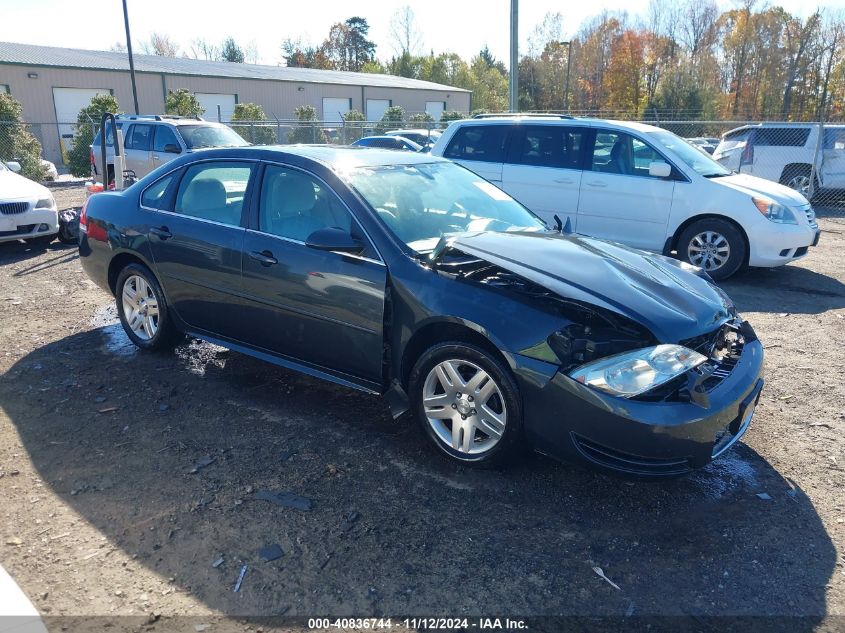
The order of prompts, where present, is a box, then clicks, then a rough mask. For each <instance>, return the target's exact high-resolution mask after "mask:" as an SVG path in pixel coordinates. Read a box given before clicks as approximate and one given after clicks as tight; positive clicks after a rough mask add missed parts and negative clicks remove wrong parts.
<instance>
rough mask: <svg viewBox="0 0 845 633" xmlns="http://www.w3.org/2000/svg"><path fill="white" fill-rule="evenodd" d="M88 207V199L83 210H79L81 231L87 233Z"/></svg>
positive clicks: (83, 205)
mask: <svg viewBox="0 0 845 633" xmlns="http://www.w3.org/2000/svg"><path fill="white" fill-rule="evenodd" d="M87 209H88V199H87V198H86V199H85V202H83V203H82V211H80V212H79V231H80V232H81V233H85V232H87V231H88V223H87V222H86V219H87V218H86V210H87Z"/></svg>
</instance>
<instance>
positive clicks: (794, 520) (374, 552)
mask: <svg viewBox="0 0 845 633" xmlns="http://www.w3.org/2000/svg"><path fill="white" fill-rule="evenodd" d="M0 401H2V402H3V407H4V410H5V411H6V414H7V415H8V416H9V418H10V419H11V421H12V423H13V424H14V426H15V427H16V429H17V431H18V433H19V435H20V438H21V441H22V445H23V450H25V451H26V453H27V454H28V456H29V457H30V458H31V460H32V463H33V464H34V465H35V467H36V468H37V470H38V474H39V477H40V478H41V480H42V482H43V485H44V486H45V487H48V488H49V489H50V490H52V492H53V493H55V494H56V495H58V497H59V498H60V499H61V501H62V502H63V503H65V504H67V506H69V507H70V508H71V509H72V510H73V511H74V512H75V513H78V515H79V516H80V517H82V518H84V520H86V521H88V522H90V523H91V524H92V525H93V526H95V527H96V528H97V529H98V530H99V531H101V532H102V534H103V535H104V536H105V537H106V539H107V541H108V543H109V545H110V546H112V547H116V548H120V549H121V550H123V551H124V552H125V553H126V554H127V555H129V556H130V557H133V558H135V559H136V563H137V564H140V565H144V566H146V567H147V568H149V569H150V570H153V571H154V572H155V573H156V574H158V575H159V576H161V577H165V578H167V577H170V578H172V579H173V582H174V583H176V585H178V586H180V587H182V588H184V589H185V590H189V591H190V592H191V595H192V596H193V597H194V598H196V599H198V600H201V601H202V602H203V603H204V604H206V605H207V606H208V607H210V608H212V609H215V610H219V611H221V612H223V613H226V614H232V615H235V614H237V615H274V614H278V613H286V614H287V615H308V614H311V615H313V614H333V615H344V614H355V615H363V614H388V615H390V614H394V615H395V614H410V615H414V614H416V615H434V614H441V615H448V616H454V615H464V614H467V615H468V614H476V615H477V614H489V613H496V614H500V613H508V614H514V615H516V614H522V615H553V614H554V615H562V614H563V615H585V616H624V615H625V614H626V613H632V612H636V614H637V615H661V616H665V615H668V616H690V617H700V616H708V615H721V616H724V615H755V616H759V615H768V616H804V617H802V618H800V619H795V620H792V621H791V622H790V630H791V631H802V630H806V631H810V630H813V629H814V627H815V626H816V625H817V624H818V622H819V620H820V618H821V616H822V614H824V613H825V606H826V605H825V585H826V584H827V583H829V582H830V578H831V575H832V573H833V572H834V570H835V566H836V551H835V548H834V546H833V544H832V542H831V539H830V537H829V536H828V534H827V532H826V530H825V527H824V525H823V524H822V521H821V520H820V517H819V516H818V514H817V513H816V510H815V508H814V506H813V503H812V501H811V500H810V498H809V497H807V496H806V495H805V494H804V493H803V492H802V491H801V490H799V489H797V488H796V487H795V486H794V484H792V483H791V482H789V481H788V480H786V479H784V478H783V477H782V476H781V475H780V474H779V473H778V472H777V471H775V470H774V469H773V468H772V466H771V465H769V464H768V463H767V462H766V460H765V459H764V458H763V457H762V456H760V455H758V454H757V453H755V452H754V451H753V450H752V449H750V448H748V447H747V446H745V445H742V444H740V445H738V446H737V447H735V448H734V449H732V450H731V451H730V452H729V454H727V455H726V456H725V457H724V458H723V459H720V460H718V461H717V462H715V463H714V464H711V465H710V466H709V467H707V468H705V469H703V470H701V471H698V472H696V473H693V474H692V475H690V476H686V477H683V478H680V479H674V480H669V481H660V482H653V481H652V482H643V481H626V480H621V479H618V478H614V477H609V476H606V475H604V474H600V473H596V472H593V471H591V470H588V469H586V468H582V467H579V466H574V465H568V464H561V463H557V462H554V461H551V460H549V459H546V458H542V457H539V456H530V457H526V458H525V459H523V460H521V461H519V462H518V463H517V464H515V465H513V466H511V467H510V468H507V469H502V470H478V469H471V468H464V467H461V466H458V465H452V464H451V463H449V462H447V461H445V460H444V459H443V458H441V457H440V456H439V455H435V454H434V453H433V452H432V451H431V450H430V449H429V448H428V447H427V445H426V444H425V440H424V438H423V437H422V434H421V433H420V432H419V431H418V430H417V428H416V426H415V425H414V424H413V423H411V422H409V420H408V419H400V420H399V421H393V420H392V419H391V418H390V416H389V415H388V414H387V411H386V407H385V405H384V403H383V401H382V400H381V399H380V398H377V397H373V396H369V395H366V394H362V393H359V392H356V391H352V390H348V389H344V388H340V387H337V386H334V385H331V384H328V383H324V382H321V381H318V380H316V379H312V378H309V377H306V376H302V375H299V374H296V373H293V372H289V371H286V370H283V369H280V368H276V367H274V366H271V365H267V364H264V363H261V362H259V361H256V360H254V359H252V358H250V357H246V356H243V355H241V354H237V353H234V352H230V351H227V350H225V349H223V348H219V347H215V346H212V345H209V344H206V343H202V342H199V341H190V342H188V343H186V344H184V345H182V346H180V347H179V348H177V350H176V353H175V354H168V355H162V354H152V353H142V352H139V351H136V350H135V348H134V347H132V346H131V345H129V344H127V341H126V338H125V336H124V335H123V333H122V331H121V330H120V326H119V325H116V324H108V325H105V326H103V327H99V328H97V329H95V330H90V331H86V332H82V333H77V334H73V335H71V336H68V337H66V338H64V339H61V340H59V341H55V342H52V343H49V344H47V345H45V346H43V347H41V348H38V349H36V350H34V351H32V352H31V353H29V354H27V355H26V356H24V357H22V358H20V359H18V360H17V361H16V362H15V364H14V365H13V366H12V367H11V368H10V370H9V371H8V372H6V373H5V374H4V375H3V376H2V377H0ZM258 490H270V491H284V492H292V493H295V494H296V495H301V496H303V497H307V498H308V499H311V500H312V501H313V508H312V509H311V510H310V511H300V510H296V509H293V508H289V507H279V506H276V505H273V504H271V503H267V502H265V501H262V500H259V499H257V498H256V496H255V492H256V491H258ZM764 492H765V493H766V494H767V495H769V496H770V497H771V498H770V499H769V500H762V499H760V498H758V497H757V496H756V495H757V494H758V493H764ZM268 543H278V544H280V545H281V548H282V550H283V551H284V555H283V556H282V558H281V559H279V560H277V561H274V562H272V563H264V562H261V560H260V558H259V556H258V550H259V549H260V548H261V547H263V546H265V545H267V544H268ZM221 555H222V557H223V558H224V560H225V562H224V563H223V564H222V565H220V566H219V567H217V568H212V561H215V559H217V558H218V557H220V556H221ZM80 564H82V563H80ZM91 564H98V563H97V560H93V561H91ZM242 565H248V566H249V573H248V574H247V576H246V577H245V579H244V584H243V587H242V588H241V591H240V592H239V593H235V592H233V590H232V588H233V585H234V583H235V580H236V578H237V576H238V572H239V570H240V569H241V566H242ZM594 567H598V568H601V570H602V573H603V574H605V575H606V576H607V578H608V579H610V580H611V581H612V582H613V583H615V585H616V586H617V587H618V589H617V588H614V586H612V585H611V584H609V583H608V582H606V581H605V580H604V579H602V578H601V577H600V576H599V575H598V573H597V572H595V571H594V569H593V568H594Z"/></svg>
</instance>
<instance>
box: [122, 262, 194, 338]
mask: <svg viewBox="0 0 845 633" xmlns="http://www.w3.org/2000/svg"><path fill="white" fill-rule="evenodd" d="M115 301H116V303H117V314H118V316H119V317H120V324H121V325H122V326H123V330H124V331H125V332H126V335H127V336H128V337H129V339H130V340H131V341H132V342H133V343H134V344H135V345H137V346H138V347H140V348H141V349H144V350H162V349H172V348H173V346H174V345H175V344H176V343H177V342H178V341H179V339H180V338H181V334H180V333H179V332H178V331H177V330H176V327H175V326H174V325H173V321H172V319H171V318H170V310H169V307H168V305H167V301H166V300H165V298H164V293H163V292H162V290H161V286H160V285H159V283H158V281H157V280H156V278H155V275H153V274H152V272H150V270H149V268H147V267H146V266H142V265H141V264H129V265H128V266H126V267H125V268H124V269H123V270H121V271H120V274H119V275H118V277H117V284H116V285H115Z"/></svg>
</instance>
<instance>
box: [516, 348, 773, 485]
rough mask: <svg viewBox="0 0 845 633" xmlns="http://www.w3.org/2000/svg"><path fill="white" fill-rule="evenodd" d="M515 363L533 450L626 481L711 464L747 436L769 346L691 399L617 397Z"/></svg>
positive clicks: (749, 352)
mask: <svg viewBox="0 0 845 633" xmlns="http://www.w3.org/2000/svg"><path fill="white" fill-rule="evenodd" d="M516 362H517V365H518V366H519V365H522V366H521V367H520V368H519V369H518V371H517V375H518V377H519V382H520V391H521V393H522V395H523V404H524V408H525V429H526V435H527V437H528V439H529V441H530V442H531V443H532V444H533V445H534V447H535V448H536V449H537V450H539V451H540V452H542V453H547V454H549V455H551V456H553V457H559V458H565V459H575V460H580V461H586V462H589V463H590V464H592V465H594V466H598V467H601V468H604V469H609V470H612V471H615V472H618V473H621V474H626V475H637V476H661V475H663V476H666V475H679V474H683V473H685V472H688V471H690V470H692V469H694V468H699V467H701V466H704V465H706V464H707V463H708V462H710V461H711V460H712V459H713V458H714V457H717V456H718V455H720V454H721V453H723V452H724V451H725V450H727V449H728V448H729V447H730V446H731V445H732V444H733V443H734V442H736V441H737V440H738V439H739V438H740V437H741V436H742V434H743V433H745V431H746V429H747V428H748V425H749V424H750V422H751V418H752V417H753V415H754V408H755V406H756V404H757V401H758V399H759V397H760V392H761V390H762V388H763V379H762V373H763V346H762V344H761V343H760V341H759V340H757V339H756V338H755V339H754V340H752V341H747V342H746V343H745V345H744V348H743V350H742V354H741V355H740V357H739V358H738V359H737V361H736V363H735V364H734V365H733V366H732V368H731V370H730V373H728V374H727V375H726V376H720V377H719V378H720V379H719V380H718V381H714V382H717V384H715V386H712V388H708V390H707V392H706V397H694V398H687V399H675V400H664V401H657V402H655V401H648V400H640V399H628V398H619V397H614V396H610V395H607V394H604V393H601V392H599V391H597V390H595V389H592V388H590V387H587V386H585V385H582V384H580V383H578V382H576V381H575V380H572V379H571V378H569V377H568V376H566V375H565V374H563V373H561V372H559V371H555V373H554V374H553V375H552V376H551V377H550V379H548V380H541V379H540V377H541V376H542V373H543V371H542V368H541V367H539V366H538V361H535V360H533V359H529V358H526V357H518V358H517V360H516ZM543 364H544V365H545V363H543ZM546 367H548V366H546Z"/></svg>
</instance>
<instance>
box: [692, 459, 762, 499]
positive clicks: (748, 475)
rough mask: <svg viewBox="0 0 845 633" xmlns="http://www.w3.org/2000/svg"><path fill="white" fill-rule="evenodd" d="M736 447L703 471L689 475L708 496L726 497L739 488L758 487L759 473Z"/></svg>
mask: <svg viewBox="0 0 845 633" xmlns="http://www.w3.org/2000/svg"><path fill="white" fill-rule="evenodd" d="M736 449H737V447H734V448H732V449H730V450H728V451H727V452H726V453H725V454H724V455H722V456H721V457H719V458H718V459H716V460H715V461H713V462H711V463H710V464H708V465H707V466H705V467H704V468H702V469H701V470H698V471H696V472H694V473H691V474H690V475H689V480H690V481H692V482H695V483H696V484H698V485H699V486H701V487H702V488H703V489H704V492H705V494H706V495H707V496H709V497H713V498H720V497H724V496H725V495H726V494H728V493H730V492H733V491H734V490H737V489H739V488H745V489H754V488H756V487H757V473H756V472H755V470H754V466H753V465H752V464H751V462H750V461H748V460H747V459H745V458H744V457H743V456H742V455H741V454H740V452H739V451H737V450H736Z"/></svg>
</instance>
